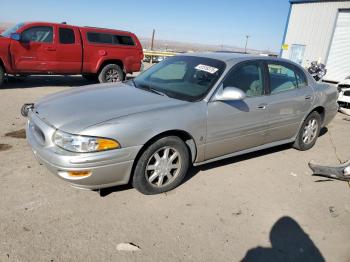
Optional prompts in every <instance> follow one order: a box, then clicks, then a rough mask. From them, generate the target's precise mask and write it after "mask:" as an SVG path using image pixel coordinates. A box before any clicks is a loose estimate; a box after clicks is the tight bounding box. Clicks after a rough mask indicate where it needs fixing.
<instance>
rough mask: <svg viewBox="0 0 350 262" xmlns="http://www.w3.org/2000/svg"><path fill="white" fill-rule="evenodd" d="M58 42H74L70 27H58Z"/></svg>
mask: <svg viewBox="0 0 350 262" xmlns="http://www.w3.org/2000/svg"><path fill="white" fill-rule="evenodd" d="M58 33H59V38H60V43H61V44H74V43H75V36H74V31H73V29H70V28H60V29H59V30H58Z"/></svg>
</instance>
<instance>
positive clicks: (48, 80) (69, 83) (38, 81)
mask: <svg viewBox="0 0 350 262" xmlns="http://www.w3.org/2000/svg"><path fill="white" fill-rule="evenodd" d="M134 77H135V76H132V75H127V76H126V80H129V79H132V78H134ZM98 83H99V82H98V81H93V80H87V79H85V78H83V77H82V76H80V75H30V76H26V77H11V76H9V77H8V78H6V80H5V82H4V83H3V84H2V86H1V87H0V89H17V88H34V87H48V88H50V87H76V86H85V85H91V84H98Z"/></svg>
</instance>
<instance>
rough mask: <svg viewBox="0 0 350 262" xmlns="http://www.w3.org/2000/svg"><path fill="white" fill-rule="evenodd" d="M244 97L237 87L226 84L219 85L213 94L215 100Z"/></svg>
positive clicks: (240, 98)
mask: <svg viewBox="0 0 350 262" xmlns="http://www.w3.org/2000/svg"><path fill="white" fill-rule="evenodd" d="M244 98H245V93H244V92H243V91H242V90H241V89H238V88H237V87H232V86H227V87H225V88H223V86H221V87H220V89H219V91H218V92H217V93H216V95H215V99H214V100H216V101H232V100H243V99H244Z"/></svg>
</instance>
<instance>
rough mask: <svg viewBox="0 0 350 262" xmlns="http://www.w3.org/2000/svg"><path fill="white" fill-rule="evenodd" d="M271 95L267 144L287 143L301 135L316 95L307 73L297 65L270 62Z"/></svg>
mask: <svg viewBox="0 0 350 262" xmlns="http://www.w3.org/2000/svg"><path fill="white" fill-rule="evenodd" d="M267 68H268V75H269V78H268V79H269V81H268V82H269V91H270V95H269V96H268V97H267V100H266V103H267V105H266V108H267V111H268V119H269V131H268V135H267V138H266V139H267V140H266V142H267V143H270V142H276V141H280V140H286V139H290V138H292V137H293V136H294V135H296V134H297V132H298V129H299V127H300V124H301V122H302V120H303V118H304V117H305V116H306V114H307V113H308V112H309V111H310V109H311V106H312V102H313V99H314V92H313V90H312V88H311V87H310V86H309V85H308V82H307V78H306V76H305V74H304V72H303V71H302V70H301V69H299V68H297V67H296V66H294V65H292V64H289V63H285V62H277V61H268V62H267Z"/></svg>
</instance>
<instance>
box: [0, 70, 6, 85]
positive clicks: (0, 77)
mask: <svg viewBox="0 0 350 262" xmlns="http://www.w3.org/2000/svg"><path fill="white" fill-rule="evenodd" d="M4 81H5V70H4V68H3V67H2V66H1V65H0V86H1V85H2V84H3V83H4Z"/></svg>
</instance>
